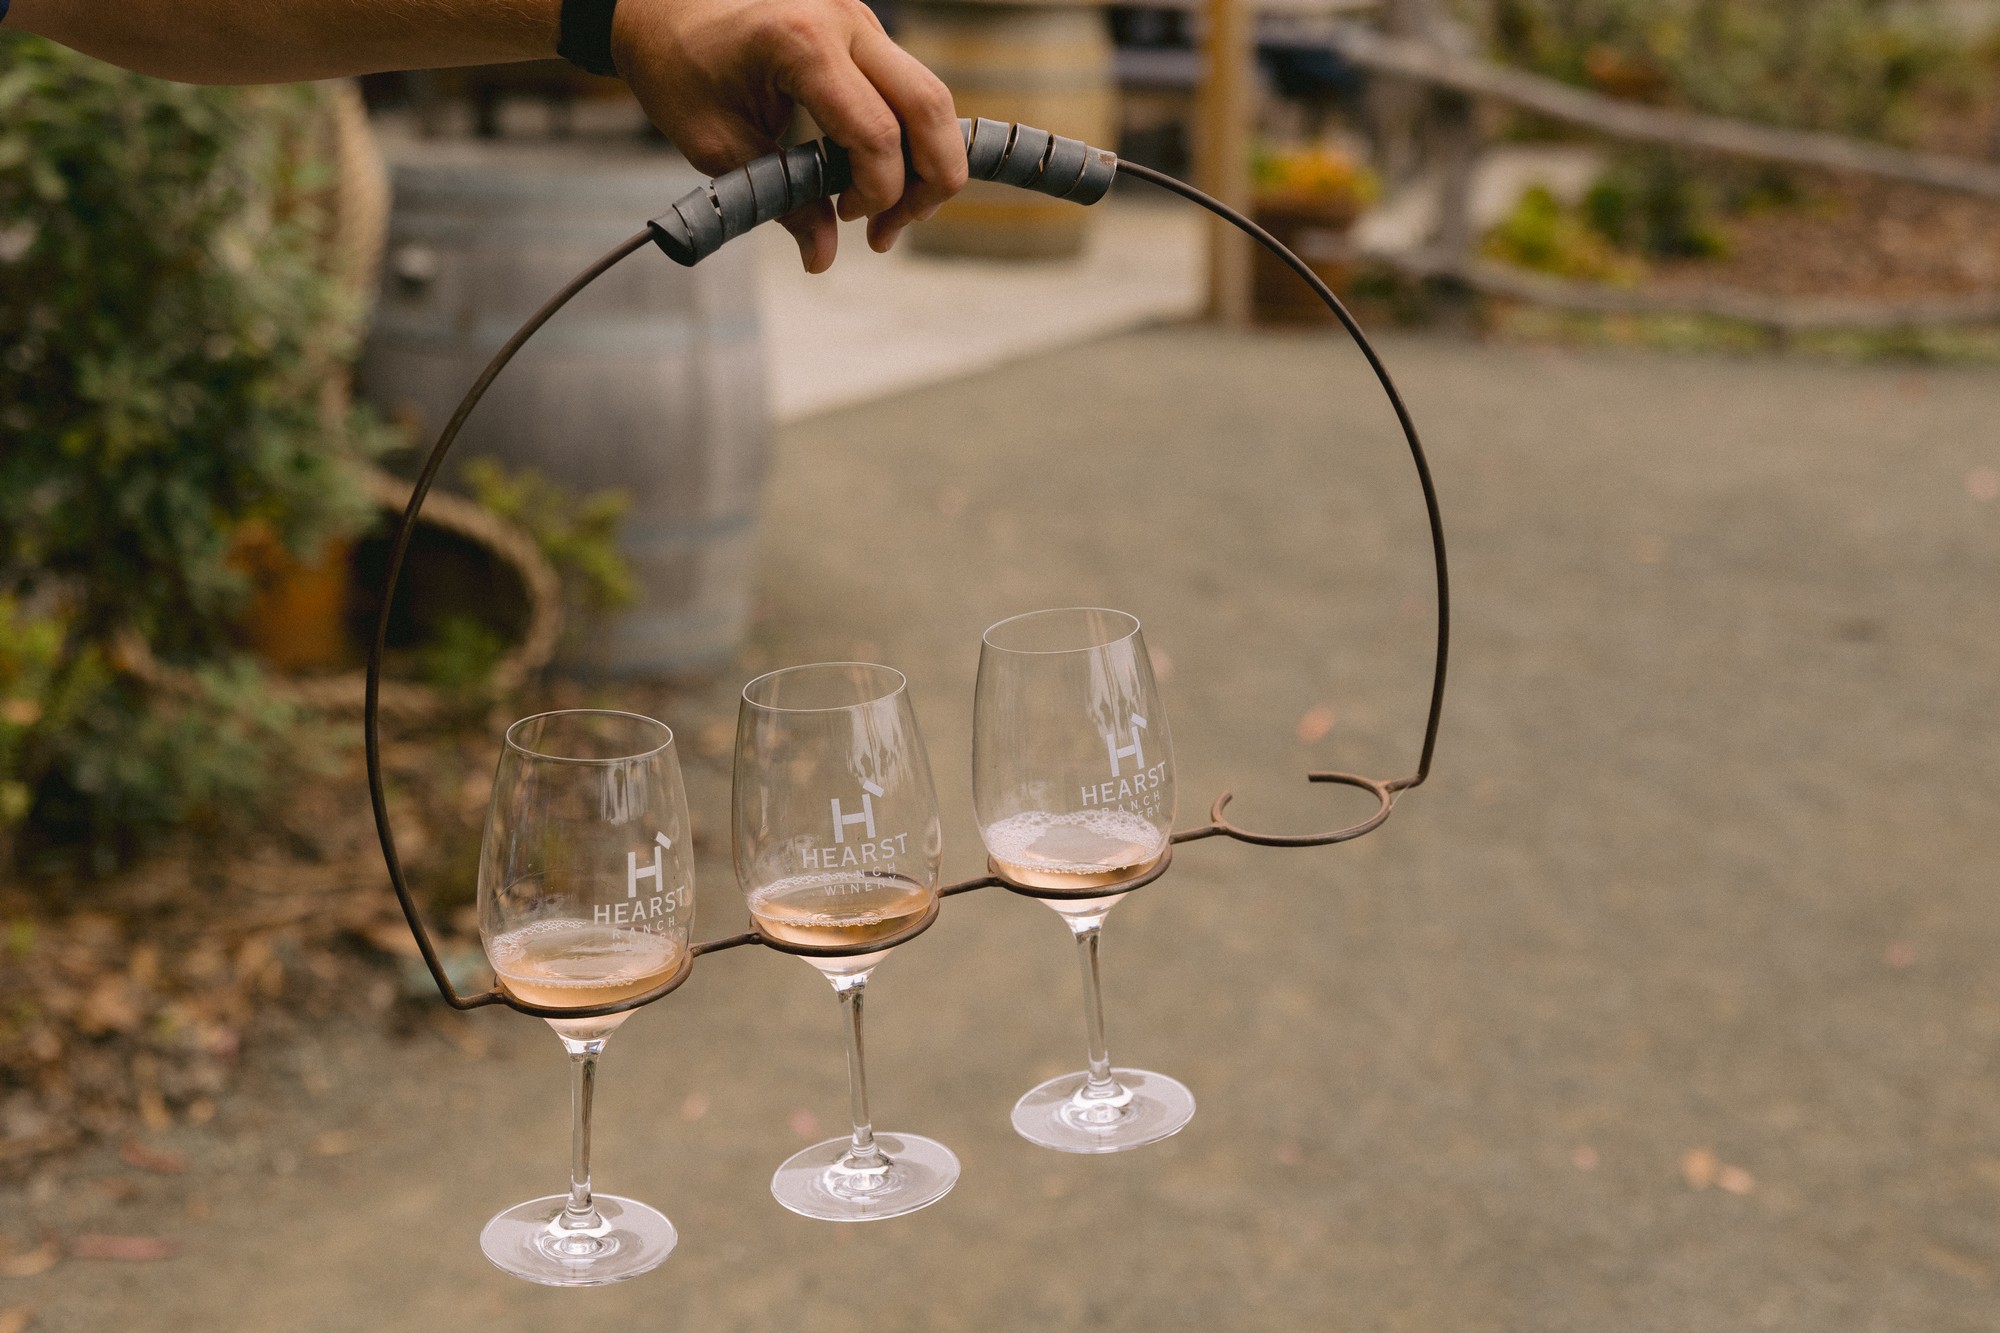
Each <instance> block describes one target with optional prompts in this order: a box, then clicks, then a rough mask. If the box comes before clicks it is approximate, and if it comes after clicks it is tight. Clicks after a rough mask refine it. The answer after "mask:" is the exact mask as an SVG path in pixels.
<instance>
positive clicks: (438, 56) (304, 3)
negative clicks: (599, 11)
mask: <svg viewBox="0 0 2000 1333" xmlns="http://www.w3.org/2000/svg"><path fill="white" fill-rule="evenodd" d="M560 9H561V2H560V0H14V2H13V7H12V9H11V10H10V11H9V13H8V15H7V23H6V26H7V27H8V28H10V29H20V30H22V31H26V32H33V33H39V34H41V35H42V36H44V37H50V38H53V39H54V40H56V41H58V42H61V43H62V44H63V45H65V46H68V47H73V48H74V49H76V50H78V51H82V52H84V53H85V54H86V55H93V56H97V57H99V58H100V59H103V60H108V61H110V62H112V63H113V64H116V65H122V66H124V67H125V68H127V69H133V70H137V71H139V72H140V73H142V74H152V75H156V76H158V77H160V78H166V79H178V80H181V81H182V82H186V83H280V82H289V81H292V80H298V79H326V78H334V77H337V76H340V75H347V74H366V73H372V72H374V71H377V70H387V69H433V68H439V67H443V66H447V65H479V64H497V63H500V62H503V61H510V60H533V59H537V58H540V57H545V56H553V55H554V54H555V49H556V26H557V15H558V12H559V10H560Z"/></svg>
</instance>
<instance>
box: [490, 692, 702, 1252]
mask: <svg viewBox="0 0 2000 1333" xmlns="http://www.w3.org/2000/svg"><path fill="white" fill-rule="evenodd" d="M673 744H674V741H673V732H672V731H670V730H669V729H668V728H667V727H666V725H665V724H664V723H660V722H656V721H654V720H653V719H651V718H647V717H641V716H639V715H638V714H635V713H621V712H614V711H609V710H601V709H574V710H565V711H561V712H554V713H543V714H539V715H537V716H535V717H530V718H524V719H522V720H521V721H519V722H516V723H515V724H514V725H513V726H511V727H509V728H508V730H507V739H506V743H505V745H504V746H503V747H502V750H501V756H500V763H499V768H498V771H497V773H496V775H495V777H494V782H493V795H492V799H491V801H490V803H489V805H488V809H487V818H486V831H485V836H484V838H483V839H482V840H481V843H480V857H479V932H480V938H481V939H482V941H483V942H484V944H485V947H486V956H487V960H488V961H489V962H490V963H491V964H492V966H493V971H494V975H495V978H496V981H497V983H498V986H499V988H500V989H501V991H502V992H504V993H505V994H506V995H507V996H508V997H509V998H510V999H511V1000H512V1001H513V1002H515V1004H516V1005H517V1007H522V1008H526V1009H528V1010H529V1011H531V1012H534V1013H536V1014H538V1015H540V1016H542V1017H544V1018H545V1019H546V1021H547V1022H548V1024H549V1026H550V1027H551V1028H552V1029H554V1031H555V1033H556V1036H557V1037H558V1038H559V1039H561V1041H562V1043H563V1046H564V1049H565V1050H567V1051H568V1053H569V1055H570V1066H571V1103H572V1111H573V1122H574V1123H573V1132H572V1135H571V1165H570V1189H569V1192H568V1193H567V1194H562V1195H550V1196H548V1197H546V1198H541V1199H534V1200H530V1201H529V1202H527V1203H524V1204H520V1205H518V1206H517V1207H514V1208H509V1209H507V1210H506V1211H504V1212H502V1213H500V1214H498V1215H497V1216H495V1217H494V1218H493V1219H492V1220H491V1221H489V1222H488V1223H487V1224H486V1228H485V1230H484V1231H483V1232H482V1233H481V1234H480V1248H481V1249H482V1250H483V1251H484V1252H485V1254H486V1257H487V1258H488V1259H490V1260H491V1261H492V1262H493V1263H494V1264H495V1265H496V1266H498V1267H499V1268H501V1269H503V1270H505V1271H507V1272H509V1273H512V1274H514V1275H515V1276H517V1277H522V1278H526V1279H527V1280H529V1281H531V1282H539V1283H542V1284H544V1285H548V1286H597V1285H602V1284H604V1283H607V1282H617V1281H622V1280H623V1279H625V1278H629V1277H636V1276H638V1275H639V1274H640V1273H644V1272H647V1271H649V1270H650V1269H652V1268H654V1267H656V1266H658V1264H659V1263H660V1262H661V1261H662V1260H663V1259H665V1258H666V1257H667V1255H668V1254H669V1253H670V1252H671V1251H672V1250H673V1248H674V1245H675V1243H676V1240H677V1239H678V1238H677V1236H676V1233H675V1231H674V1227H673V1224H672V1223H671V1222H669V1221H668V1220H667V1219H666V1217H665V1216H663V1215H662V1214H661V1213H659V1212H658V1211H656V1210H655V1209H653V1208H650V1207H648V1206H647V1205H645V1204H643V1203H639V1202H636V1201H634V1200H631V1199H625V1198H619V1197H617V1196H614V1195H605V1194H596V1193H594V1192H593V1191H592V1189H591V1183H590V1108H591V1101H592V1097H593V1095H594V1090H595V1087H596V1071H597V1059H598V1056H599V1055H600V1054H601V1053H602V1052H603V1049H604V1045H605V1042H606V1040H607V1039H608V1038H609V1037H610V1035H611V1034H612V1033H613V1032H614V1031H616V1030H617V1029H618V1028H619V1027H620V1026H621V1025H622V1024H623V1023H624V1022H625V1020H626V1019H627V1018H628V1017H630V1015H631V1011H632V1010H633V1009H634V1008H636V1007H637V1006H638V1005H639V1004H641V1003H643V1002H644V1001H646V1000H648V999H651V998H657V996H659V995H663V994H665V993H666V992H667V991H669V990H672V989H673V988H674V987H675V986H677V985H679V984H680V983H681V981H683V980H685V979H686V977H687V975H688V973H689V972H690V970H691V969H692V968H693V964H694V959H693V955H692V953H691V951H690V949H689V947H688V931H689V927H690V926H691V925H692V922H693V917H694V874H693V865H692V861H691V858H690V857H689V854H688V841H689V838H688V828H689V825H688V813H687V797H686V794H685V792H684V790H683V788H682V785H681V773H680V764H679V761H678V760H677V758H676V756H675V752H674V748H673Z"/></svg>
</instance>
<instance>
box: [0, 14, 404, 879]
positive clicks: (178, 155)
mask: <svg viewBox="0 0 2000 1333" xmlns="http://www.w3.org/2000/svg"><path fill="white" fill-rule="evenodd" d="M325 97H326V94H325V93H324V91H323V90H319V89H315V88H312V87H276V88H258V89H222V88H196V87H189V86H185V85H179V84H172V83H165V82H161V81H158V80H152V79H146V78H142V77H140V76H138V75H133V74H128V73H125V72H123V71H120V70H116V69H114V68H112V67H110V66H108V65H104V64H100V63H98V62H96V61H93V60H90V59H88V58H86V57H83V56H80V55H77V54H75V53H73V52H70V51H68V50H66V49H64V48H62V47H59V46H56V45H54V44H53V43H49V42H45V41H41V40H39V39H36V38H32V37H24V36H18V35H6V36H0V441H4V443H0V617H4V618H5V619H6V620H7V621H8V622H9V623H8V625H7V626H6V633H5V636H4V639H0V696H4V709H0V714H4V717H5V718H6V719H7V720H0V837H4V836H5V835H6V833H7V831H8V829H9V827H10V826H11V827H13V828H16V829H19V828H20V827H21V826H22V825H23V824H24V823H25V825H26V826H27V827H28V828H29V829H31V830H32V832H33V837H32V838H31V839H24V840H23V842H24V844H25V843H32V844H33V846H34V847H36V848H48V847H56V846H59V845H61V846H70V847H77V846H81V847H84V848H86V849H88V851H89V852H90V854H91V860H92V861H93V862H94V863H95V864H96V865H97V866H99V867H100V868H102V867H105V866H108V865H109V864H111V863H113V862H115V860H116V859H117V858H118V857H119V856H120V855H122V854H123V853H124V852H125V851H127V850H129V849H130V848H131V847H132V846H133V845H135V844H136V843H138V842H140V841H143V840H144V838H145V837H146V836H147V835H148V834H150V833H153V832H157V831H158V830H160V829H162V828H164V827H167V826H169V825H172V824H175V823H179V822H182V821H185V820H188V819H191V818H200V817H202V816H203V814H204V813H205V812H206V813H209V814H213V813H215V812H218V811H220V810H222V809H226V808H232V807H234V808H243V807H245V806H246V804H247V803H248V802H249V801H250V798H251V797H252V796H253V795H254V794H255V793H256V791H257V790H258V788H259V785H260V781H259V780H260V778H261V777H262V776H263V775H264V774H265V773H266V772H267V770H268V768H269V766H270V764H271V763H272V762H273V757H274V755H275V754H277V750H275V749H274V748H273V746H272V745H271V744H270V742H271V741H272V740H273V738H274V736H275V734H277V733H280V732H282V731H283V730H284V729H285V728H286V726H287V725H288V719H287V718H286V717H285V716H284V714H283V710H280V709H276V708H274V707H273V706H272V705H271V703H270V701H269V700H268V698H267V697H266V696H265V694H264V692H263V691H262V690H261V689H260V688H259V686H258V683H257V674H256V672H255V670H254V669H253V668H252V667H251V666H250V665H249V664H247V663H245V662H242V661H239V660H236V659H235V657H234V655H233V651H232V649H231V648H230V646H229V626H230V619H231V615H232V613H233V612H234V611H235V610H236V609H237V607H238V606H239V604H240V602H241V599H242V598H243V596H244V593H245V591H246V590H245V586H244V579H243V577H242V575H241V574H240V573H238V572H237V571H236V570H235V569H233V568H232V567H231V564H230V561H229V558H228V557H229V550H230V542H231V538H232V534H233V533H234V532H235V530H236V529H237V528H238V526H239V525H241V524H242V523H244V522H246V521H248V520H252V519H256V520H259V521H261V522H262V523H263V524H265V525H266V526H267V527H268V528H269V529H270V530H271V531H274V532H276V533H277V534H278V535H279V536H280V538H281V539H282V540H283V541H284V542H285V544H286V545H287V546H288V547H289V548H290V549H292V550H293V551H294V552H296V553H299V554H301V555H307V554H310V553H312V552H313V551H315V550H316V549H317V548H318V546H319V545H320V544H321V542H323V541H324V540H325V539H326V538H328V537H329V536H331V535H333V534H336V533H339V532H344V531H349V530H352V529H354V528H356V527H357V526H359V525H360V524H361V523H362V522H363V521H364V520H366V519H368V518H370V517H372V515H371V514H370V511H369V508H368V506H367V504H366V502H365V501H364V499H363V496H362V493H361V490H360V487H359V485H358V482H357V478H356V474H355V470H354V467H353V460H354V458H355V457H356V456H357V455H359V454H363V453H366V452H369V451H371V450H372V449H373V448H374V447H375V446H376V444H377V443H378V441H379V439H380V434H379V432H378V431H377V430H376V429H375V428H374V427H373V426H372V425H370V424H369V423H368V422H367V421H366V420H365V419H364V418H362V417H361V416H359V415H358V414H357V413H356V412H355V411H354V410H353V409H351V408H350V407H348V406H347V403H346V399H345V396H344V393H343V392H342V387H343V385H344V366H345V361H346V359H347V357H348V356H349V354H350V353H351V351H352V348H353V345H354V339H355V336H356V333H357V321H358V316H359V315H360V313H361V312H360V310H359V298H358V295H357V294H356V293H354V292H352V291H351V290H349V289H348V288H347V287H346V286H344V285H343V283H342V282H341V281H340V280H339V279H338V278H336V277H335V276H334V274H333V271H332V268H333V266H332V265H331V263H330V262H329V260H328V254H327V252H328V247H327V244H326V241H327V237H328V236H329V234H330V232H331V224H330V220H329V219H330V214H331V209H332V207H333V199H332V194H331V191H330V189H329V185H330V176H329V172H328V170H327V168H326V166H325V165H324V160H325V157H326V152H325V145H324V138H325V135H324V132H323V127H324V125H325V117H326V108H325ZM128 636H129V637H134V638H136V639H138V640H139V641H141V642H142V643H144V644H145V645H147V646H148V647H149V649H150V651H151V653H152V655H153V656H154V657H155V658H157V659H159V660H161V661H164V662H170V663H174V664H178V665H184V666H188V667H191V668H194V670H195V678H196V679H197V680H198V681H199V687H198V688H197V689H195V690H193V691H183V692H180V693H178V694H176V695H174V696H172V697H164V696H163V695H161V694H160V693H158V692H155V691H150V690H148V689H146V688H144V687H143V686H142V685H141V684H140V683H138V682H137V681H135V680H134V679H132V678H130V677H129V676H127V675H125V674H123V673H122V672H121V670H120V663H121V660H122V659H121V654H120V651H119V648H118V645H119V643H120V642H121V640H122V639H124V638H126V637H128Z"/></svg>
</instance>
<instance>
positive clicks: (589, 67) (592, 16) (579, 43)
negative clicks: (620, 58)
mask: <svg viewBox="0 0 2000 1333" xmlns="http://www.w3.org/2000/svg"><path fill="white" fill-rule="evenodd" d="M617 8H618V0H562V9H561V12H560V14H559V16H558V19H557V29H556V54H557V55H559V56H561V57H562V58H563V59H564V60H567V61H569V62H570V64H572V65H575V66H577V67H578V68H579V69H582V70H585V71H588V72H589V73H591V74H602V75H605V76H607V77H610V78H616V77H618V62H617V60H616V59H615V58H614V57H613V54H612V47H611V28H612V23H613V19H614V18H615V16H616V13H617Z"/></svg>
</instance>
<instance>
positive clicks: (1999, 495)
mask: <svg viewBox="0 0 2000 1333" xmlns="http://www.w3.org/2000/svg"><path fill="white" fill-rule="evenodd" d="M1965 493H1966V494H1967V495H1969V496H1971V497H1972V498H1973V499H1975V500H1977V501H1979V502H1980V503H1981V504H1985V503H1986V502H1988V501H1990V500H1996V499H2000V472H1996V471H1994V470H1993V469H1992V468H1990V467H1976V468H1974V469H1972V471H1970V472H1968V473H1966V474H1965Z"/></svg>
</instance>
